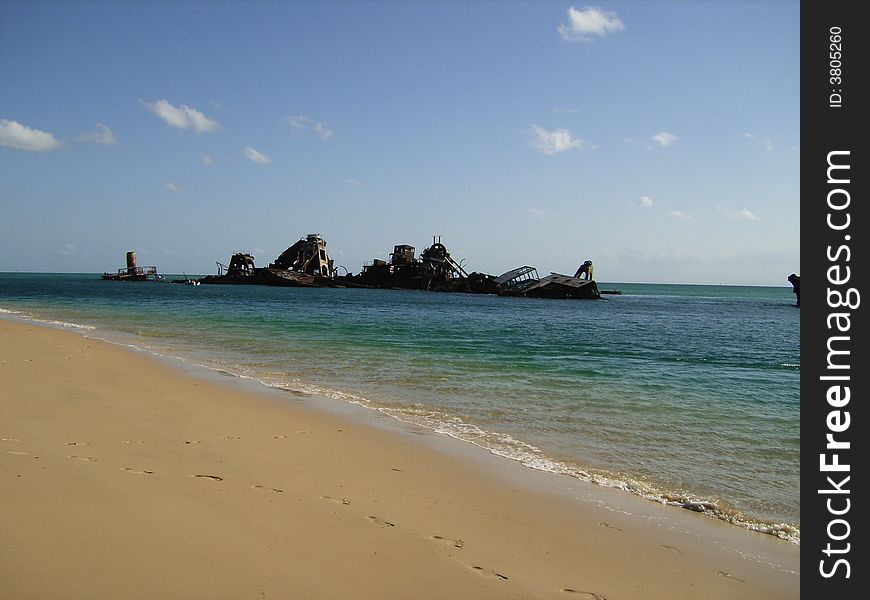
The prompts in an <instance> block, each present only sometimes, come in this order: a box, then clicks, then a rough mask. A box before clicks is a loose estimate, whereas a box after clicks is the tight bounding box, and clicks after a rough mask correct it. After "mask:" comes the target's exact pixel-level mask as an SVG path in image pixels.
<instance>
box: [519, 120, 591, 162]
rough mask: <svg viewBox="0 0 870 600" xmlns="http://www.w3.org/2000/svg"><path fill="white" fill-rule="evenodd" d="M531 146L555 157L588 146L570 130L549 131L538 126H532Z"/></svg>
mask: <svg viewBox="0 0 870 600" xmlns="http://www.w3.org/2000/svg"><path fill="white" fill-rule="evenodd" d="M529 144H531V145H532V147H534V148H535V149H537V151H538V152H540V153H541V154H546V155H547V156H553V155H555V154H559V153H560V152H565V151H567V150H571V149H572V148H582V147H584V146H585V145H586V143H585V142H584V141H583V140H581V139H579V138H575V137H574V134H573V133H571V131H570V130H568V129H554V130H553V131H548V130H546V129H544V128H543V127H540V126H538V125H532V126H531V130H530V134H529Z"/></svg>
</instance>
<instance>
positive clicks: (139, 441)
mask: <svg viewBox="0 0 870 600" xmlns="http://www.w3.org/2000/svg"><path fill="white" fill-rule="evenodd" d="M124 443H125V444H144V443H145V442H143V441H142V440H124Z"/></svg>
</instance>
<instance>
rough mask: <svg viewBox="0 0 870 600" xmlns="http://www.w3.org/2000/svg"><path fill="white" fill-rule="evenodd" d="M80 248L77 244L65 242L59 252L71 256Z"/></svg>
mask: <svg viewBox="0 0 870 600" xmlns="http://www.w3.org/2000/svg"><path fill="white" fill-rule="evenodd" d="M77 250H78V248H77V247H76V245H75V244H64V245H63V247H62V248H61V249H60V250H58V253H59V254H63V255H64V256H69V255H70V254H75V253H76V251H77Z"/></svg>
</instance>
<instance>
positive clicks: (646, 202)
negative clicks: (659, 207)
mask: <svg viewBox="0 0 870 600" xmlns="http://www.w3.org/2000/svg"><path fill="white" fill-rule="evenodd" d="M637 203H638V204H640V205H641V206H644V207H646V208H649V207H650V206H652V205H653V199H652V198H650V197H649V196H641V197H640V199H639V200H638V201H637Z"/></svg>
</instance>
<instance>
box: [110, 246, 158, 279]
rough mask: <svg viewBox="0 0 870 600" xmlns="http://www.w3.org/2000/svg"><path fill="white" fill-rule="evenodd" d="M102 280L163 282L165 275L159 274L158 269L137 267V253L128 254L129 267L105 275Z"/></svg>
mask: <svg viewBox="0 0 870 600" xmlns="http://www.w3.org/2000/svg"><path fill="white" fill-rule="evenodd" d="M100 279H103V280H105V281H163V275H161V274H160V273H158V272H157V267H139V266H137V265H136V253H135V252H133V251H132V250H131V251H130V252H128V253H127V266H126V267H123V268H121V269H118V271H117V272H115V273H103V274H102V275H101V276H100Z"/></svg>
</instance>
